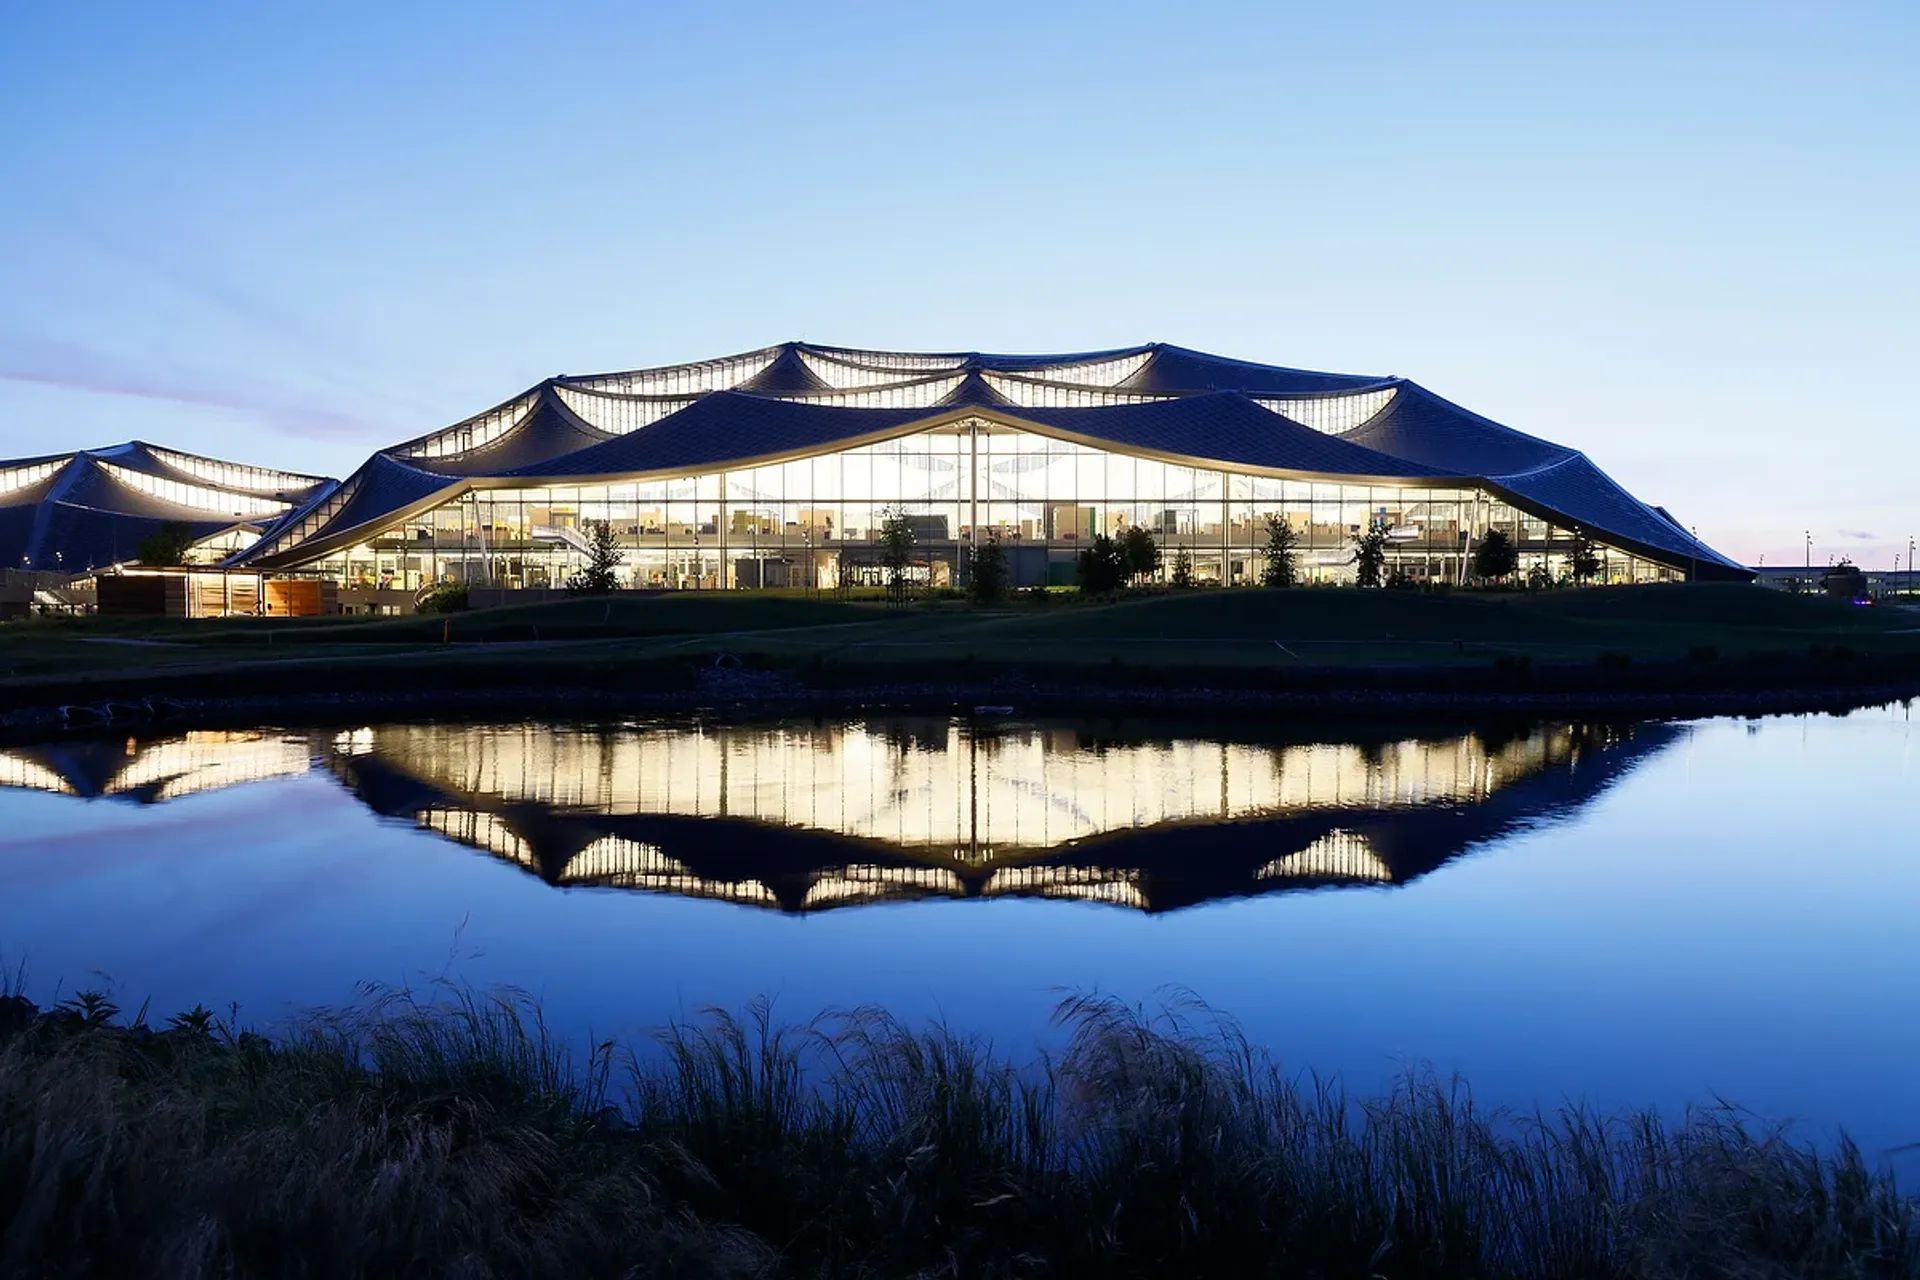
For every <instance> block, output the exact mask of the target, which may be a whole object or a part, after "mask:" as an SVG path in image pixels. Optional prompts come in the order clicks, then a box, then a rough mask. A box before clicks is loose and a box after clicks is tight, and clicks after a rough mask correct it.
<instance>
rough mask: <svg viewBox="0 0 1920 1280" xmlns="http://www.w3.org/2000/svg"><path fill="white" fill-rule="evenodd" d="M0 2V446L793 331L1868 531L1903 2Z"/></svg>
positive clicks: (1882, 481) (437, 415) (1910, 358)
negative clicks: (1285, 407)
mask: <svg viewBox="0 0 1920 1280" xmlns="http://www.w3.org/2000/svg"><path fill="white" fill-rule="evenodd" d="M269 8H273V9H276V10H277V9H278V8H279V7H278V6H239V5H234V6H199V7H196V6H172V5H137V6H136V5H127V6H121V7H118V8H115V7H114V6H109V5H54V4H43V5H29V4H25V3H17V4H12V5H7V6H5V7H4V9H0V184H4V196H0V286H4V287H0V453H3V454H5V455H6V456H19V455H29V454H39V453H52V452H57V451H61V450H67V449H71V448H74V447H76V446H88V445H104V444H110V443H115V442H118V441H121V440H125V439H129V438H140V439H146V440H150V441H154V442H157V443H162V444H167V445H172V446H175V447H178V448H183V449H188V450H193V451H196V452H202V453H208V454H212V455H215V456H220V457H230V458H233V459H235V460H238V461H246V462H257V463H262V464H267V465H274V466H285V467H289V468H293V469H298V470H307V471H323V472H326V473H329V474H332V475H345V474H347V473H348V472H349V471H351V470H352V469H353V468H354V467H355V466H357V465H358V464H359V463H360V461H361V460H362V459H363V458H364V457H365V456H366V454H367V453H369V452H370V451H372V450H373V449H375V448H377V447H379V446H382V445H385V444H391V443H393V442H395V441H397V440H399V439H401V438H404V437H407V436H412V435H417V434H419V433H421V432H423V431H426V430H428V429H430V428H432V427H435V426H439V425H443V424H446V423H449V422H452V421H455V420H457V419H460V418H462V417H465V416H467V415H469V414H471V413H474V412H477V411H478V410H480V409H483V408H485V407H487V406H488V405H491V404H493V403H495V402H497V401H500V400H502V399H505V398H506V397H507V396H509V395H511V394H512V393H514V392H516V391H518V390H520V389H522V388H524V387H525V386H527V385H529V384H531V383H533V382H535V381H537V380H538V379H539V378H541V377H544V376H546V375H548V374H553V373H561V372H569V373H586V372H594V371H599V370H607V369H619V368H633V367H638V366H644V365H653V364H662V363H667V362H671V361H676V360H681V359H689V358H700V357H706V356H714V355H720V354H723V353H726V352H731V351H737V350H743V349H747V348H752V347H758V346H762V345H765V344H768V343H772V342H777V341H781V340H785V339H791V338H805V339H809V340H813V341H817V342H825V343H837V344H846V345H861V346H874V347H887V348H901V349H912V348H920V349H934V350H955V349H958V350H968V349H976V350H997V351H1026V350H1035V351H1054V350H1080V349H1089V348H1100V347H1114V346H1124V345H1129V344H1134V343H1139V342H1146V341H1155V340H1158V341H1167V342H1174V343H1179V344H1182V345H1185V346H1191V347H1198V348H1202V349H1205V350H1209V351H1215V352H1218V353H1221V354H1224V355H1230V356H1236V357H1241V358H1245V359H1252V360H1259V361H1265V362H1270V363H1277V364H1286V365H1295V366H1302V367H1307V368H1319V369H1332V370H1339V371H1344V372H1356V373H1378V374H1402V375H1405V376H1408V377H1411V378H1414V379H1416V380H1418V381H1419V382H1421V383H1423V384H1425V385H1426V386H1428V387H1430V388H1432V389H1433V390H1435V391H1437V392H1439V393H1440V394H1441V395H1444V396H1447V397H1448V398H1450V399H1453V400H1455V401H1457V402H1459V403H1461V404H1464V405H1466V406H1468V407H1469V408H1472V409H1474V410H1475V411H1477V412H1480V413H1484V414H1486V415H1488V416H1490V417H1493V418H1495V419H1497V420H1499V421H1501V422H1505V423H1507V424H1508V425H1510V426H1514V427H1517V428H1519V429H1521V430H1523V431H1529V432H1533V433H1536V434H1539V435H1542V436H1545V437H1547V438H1549V439H1552V440H1555V441H1558V442H1561V443H1564V444H1569V445H1572V446H1575V447H1577V448H1580V449H1583V450H1585V451H1586V452H1587V453H1588V454H1589V455H1590V456H1591V457H1592V458H1593V459H1594V460H1595V461H1596V462H1597V463H1599V464H1600V465H1601V466H1602V467H1603V468H1605V469H1606V470H1607V471H1608V472H1610V473H1611V474H1612V475H1613V476H1614V477H1615V478H1617V479H1618V480H1619V481H1620V482H1621V483H1622V484H1624V485H1626V487H1627V488H1628V489H1630V490H1631V491H1632V492H1634V493H1635V494H1636V495H1638V496H1640V497H1642V498H1644V499H1646V500H1648V501H1651V502H1658V503H1662V504H1664V505H1666V506H1668V507H1669V508H1671V509H1672V510H1673V511H1674V513H1675V514H1676V515H1677V516H1678V517H1679V518H1680V519H1681V520H1682V521H1683V522H1684V523H1688V524H1697V525H1698V527H1699V530H1700V535H1701V537H1702V538H1703V539H1704V540H1706V541H1707V542H1709V543H1711V544H1713V545H1715V546H1717V547H1719V548H1721V549H1722V550H1724V551H1726V552H1727V553H1728V554H1730V555H1733V556H1736V557H1739V558H1741V559H1744V560H1746V561H1748V562H1749V563H1751V562H1752V561H1753V560H1754V559H1756V558H1757V557H1759V556H1760V555H1762V554H1763V553H1764V555H1765V557H1766V562H1767V563H1768V564H1777V563H1782V562H1790V563H1798V562H1799V561H1800V559H1801V558H1802V556H1803V555H1804V551H1803V546H1802V536H1803V531H1804V530H1808V529H1811V530H1812V532H1813V535H1814V553H1813V554H1814V558H1815V560H1816V562H1817V563H1825V562H1826V560H1827V559H1828V558H1829V557H1830V556H1838V555H1847V556H1851V557H1852V558H1854V559H1855V560H1857V561H1860V562H1862V563H1865V564H1868V565H1870V566H1874V567H1885V566H1887V565H1889V564H1891V562H1892V560H1893V557H1894V555H1895V554H1896V549H1897V552H1898V554H1899V555H1900V556H1901V558H1902V560H1903V561H1904V559H1905V556H1906V548H1907V540H1908V538H1909V536H1911V535H1914V534H1916V533H1920V501H1916V499H1915V497H1914V494H1915V492H1916V479H1915V477H1916V475H1920V411H1917V410H1916V409H1915V407H1914V405H1915V401H1914V398H1913V397H1912V395H1911V394H1910V393H1909V392H1908V391H1907V390H1906V379H1907V378H1908V377H1909V376H1910V375H1911V374H1912V372H1913V371H1914V368H1915V365H1916V363H1917V357H1920V76H1916V74H1915V72H1914V67H1915V64H1916V59H1917V58H1920V5H1916V4H1915V3H1913V0H1896V2H1890V3H1841V2H1834V3H1818V2H1816V0H1800V2H1798V3H1767V2H1765V0H1760V2H1754V3H1728V4H1708V3H1694V4H1671V3H1669V4H1649V5H1644V6H1641V5H1611V4H1610V5H1584V6H1571V5H1539V4H1531V3H1526V4H1521V3H1516V4H1506V5H1500V4H1485V5H1473V6H1449V5H1434V4H1405V5H1363V4H1361V5H1313V6H1298V7H1296V6H1288V5H1278V4H1262V5H1246V6H1232V5H1205V4H1192V3H1189V4H1182V5H1178V6H1174V5H1168V6H1151V7H1150V6H1144V5H1143V6H1131V5H1122V4H1111V3H1109V4H1099V5H1084V6H1066V5H1046V4H1032V3H1029V4H1023V5H1006V6H1000V5H994V4H970V5H954V6H941V7H939V8H933V7H928V6H917V5H897V4H896V5H877V4H876V5H870V6H845V5H830V4H829V5H821V4H816V5H804V6H803V5H791V6H764V7H763V6H755V5H745V4H733V5H686V6H677V5H656V6H652V7H640V6H630V5H609V6H606V7H586V6H572V7H562V6H540V7H537V8H536V7H532V6H528V7H525V8H522V7H518V6H497V7H496V6H483V5H477V4H462V5H458V6H455V5H448V6H445V7H443V8H439V9H437V10H436V9H434V8H432V7H430V6H427V5H401V6H395V5H388V4H377V5H366V6H354V5H348V4H335V5H327V6H312V8H311V12H310V14H309V16H307V17H304V18H303V17H297V16H290V15H289V14H287V13H284V12H268V11H267V10H268V9H269Z"/></svg>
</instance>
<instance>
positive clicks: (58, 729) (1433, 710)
mask: <svg viewBox="0 0 1920 1280" xmlns="http://www.w3.org/2000/svg"><path fill="white" fill-rule="evenodd" d="M336 670H337V669H336ZM1643 671H1644V673H1645V674H1647V675H1658V676H1665V677H1667V678H1664V679H1661V678H1656V679H1652V680H1645V681H1620V680H1615V681H1610V682H1608V683H1607V684H1606V685H1600V684H1597V683H1596V682H1594V681H1592V680H1591V679H1586V680H1581V679H1568V678H1567V677H1568V676H1569V675H1571V676H1576V677H1577V676H1590V675H1591V673H1590V672H1584V671H1579V670H1577V669H1576V670H1573V671H1568V670H1565V669H1554V668H1544V669H1541V670H1539V671H1536V672H1530V673H1524V674H1525V675H1526V676H1527V677H1530V678H1520V679H1516V678H1509V679H1505V680H1493V681H1489V680H1485V679H1473V678H1470V677H1475V676H1482V675H1484V674H1485V673H1482V672H1462V671H1459V670H1457V669H1446V668H1435V669H1420V668H1410V669H1393V670H1390V671H1361V672H1355V671H1328V672H1325V673H1313V672H1304V673H1289V674H1290V675H1294V676H1296V677H1299V676H1307V677H1313V676H1316V675H1318V676H1321V677H1322V678H1320V679H1312V678H1308V679H1298V678H1296V679H1294V680H1290V681H1288V682H1286V683H1285V684H1282V685H1281V686H1280V687H1260V685H1259V684H1257V683H1255V682H1251V681H1248V680H1246V679H1245V675H1246V673H1244V672H1230V671H1221V672H1215V673H1210V674H1213V675H1216V676H1219V677H1222V681H1221V683H1219V684H1214V685H1200V684H1191V685H1188V684H1176V685H1168V684H1162V683H1159V682H1158V681H1157V680H1153V679H1142V680H1137V681H1136V682H1135V683H1132V684H1130V685H1128V686H1126V687H1117V686H1116V685H1114V684H1108V683H1093V682H1088V681H1085V680H1078V681H1053V680H1047V681H1042V680H1040V679H1037V678H1035V677H1034V676H1032V675H1030V674H1023V673H1017V672H1013V673H1005V674H1002V675H998V676H995V675H990V674H986V673H983V674H982V675H980V676H977V677H975V678H972V679H958V680H949V681H926V680H919V681H913V680H893V681H886V682H859V683H850V682H833V683H816V682H809V681H806V680H802V679H799V678H797V677H796V676H795V675H793V674H792V673H788V672H781V671H770V670H751V669H742V668H737V667H733V668H726V667H706V668H701V669H697V670H692V671H688V672H687V673H686V674H687V675H689V676H691V679H683V680H678V681H674V682H672V684H670V685H669V684H662V685H657V686H655V687H652V688H636V687H631V686H627V687H609V686H607V685H589V684H583V683H579V682H578V681H577V680H561V681H554V682H551V683H548V682H544V681H533V682H527V681H525V680H524V679H523V680H520V681H516V682H514V683H510V684H504V685H500V686H495V687H477V686H475V685H471V684H469V685H464V686H442V687H435V686H434V685H432V684H431V683H429V684H427V685H426V686H425V687H420V686H415V687H411V688H397V687H392V686H391V685H390V684H388V682H387V681H386V680H376V681H368V682H365V684H363V686H362V687H358V688H351V687H341V688H332V689H326V688H306V689H295V688H286V687H279V688H274V687H264V688H261V687H256V688H252V689H248V690H245V691H236V692H232V693H225V694H214V695H200V696H195V695H191V694H186V693H184V692H180V691H178V690H177V689H176V688H175V686H177V685H179V684H180V683H182V681H181V679H180V678H179V677H177V676H176V677H173V678H170V679H168V678H161V679H148V680H144V681H143V680H139V679H128V678H116V679H112V680H108V681H99V682H97V683H96V682H92V681H89V682H86V684H81V685H77V686H69V687H68V688H64V689H62V688H60V687H59V686H55V687H53V688H50V689H48V690H47V692H49V693H53V694H55V696H54V697H50V698H43V699H36V700H34V701H31V702H28V703H26V704H25V705H18V706H15V707H12V708H10V709H8V710H6V711H4V712H0V739H6V740H13V741H18V740H22V739H26V738H33V737H47V736H62V735H66V734H85V733H89V732H106V731H112V732H120V731H123V730H132V729H151V728H170V729H180V730H190V729H203V728H231V727H235V726H237V725H240V724H247V725H254V724H258V723H260V722H262V721H272V722H275V723H334V722H338V721H340V720H342V719H361V718H368V717H373V716H380V717H388V718H396V719H410V718H442V717H446V718H463V719H479V718H491V717H502V716H504V717H509V718H514V719H521V718H532V717H540V716H552V717H556V718H582V717H587V718H591V717H592V716H595V715H600V714H607V713H613V714H655V715H703V714H704V715H713V716H717V717H720V718H723V719H728V720H750V719H784V718H790V717H807V716H846V715H858V714H868V713H887V712H890V713H899V714H924V715H941V716H959V717H974V718H987V719H999V718H1010V719H1021V718H1032V717H1064V716H1074V715H1097V716H1115V715H1119V716H1126V717H1129V718H1132V717H1138V718H1142V719H1159V718H1171V717H1181V716H1196V715H1199V716H1207V717H1215V718H1219V719H1227V720H1230V719H1239V718H1249V717H1274V716H1280V717H1288V718H1291V717H1300V716H1311V715H1332V716H1336V717H1339V718H1342V719H1355V720H1372V719H1379V718H1387V717H1404V716H1409V715H1412V716H1426V715H1433V716H1441V717H1447V716H1463V717H1465V716H1526V717H1540V716H1599V717H1613V718H1624V719H1692V718H1696V717H1706V716H1732V717H1741V716H1767V715H1801V714H1812V713H1834V714H1838V713H1843V712H1846V711H1852V710H1857V709H1860V708H1863V707H1870V706H1882V705H1886V704H1889V703H1897V702H1905V701H1909V700H1911V699H1914V698H1917V697H1920V676H1916V675H1912V674H1907V673H1901V674H1900V675H1898V676H1892V675H1880V676H1877V677H1875V676H1867V677H1866V678H1862V679H1859V680H1847V681H1838V680H1831V679H1828V680H1809V679H1803V680H1800V681H1793V682H1784V683H1772V682H1769V683H1766V684H1741V683H1732V682H1729V683H1725V684H1722V685H1720V686H1719V687H1705V688H1702V687H1697V686H1694V687H1688V686H1686V685H1684V684H1682V683H1681V682H1679V681H1677V680H1674V679H1672V678H1671V677H1672V676H1673V675H1675V674H1677V673H1675V672H1672V671H1662V670H1661V669H1660V668H1654V667H1647V668H1644V669H1643ZM252 674H254V675H256V676H257V675H258V674H261V673H252ZM279 674H281V675H289V676H290V675H296V674H300V673H296V672H288V671H283V672H281V673H279ZM380 674H381V675H383V676H385V675H388V674H391V673H389V672H384V671H383V672H381V673H380ZM520 674H521V675H522V676H524V675H525V674H526V673H525V672H524V671H523V672H521V673H520ZM1132 674H1134V675H1136V676H1139V675H1142V674H1146V675H1152V674H1154V673H1132ZM1747 674H1759V673H1758V672H1749V673H1747ZM1800 674H1802V675H1803V676H1804V675H1806V674H1808V673H1805V672H1802V673H1800ZM1862 675H1863V676H1866V673H1862ZM1235 677H1239V679H1236V678H1235ZM1463 677H1469V678H1463ZM194 683H201V684H203V683H204V680H201V679H195V680H194ZM241 683H245V684H258V683H261V682H258V681H257V680H248V681H243V682H241ZM264 683H266V684H268V685H272V684H276V683H277V684H281V685H284V684H288V683H291V682H290V681H286V680H281V681H269V682H264ZM87 684H92V685H94V686H95V687H93V688H91V689H88V688H87V687H86V686H87ZM143 684H144V685H147V686H149V687H148V688H147V689H146V690H145V691H143V690H142V688H141V686H142V685H143ZM383 684H388V687H378V686H379V685H383ZM1609 686H1610V687H1609ZM86 693H91V694H92V695H93V696H91V697H85V696H82V697H75V696H74V695H79V694H86ZM61 695H65V696H61Z"/></svg>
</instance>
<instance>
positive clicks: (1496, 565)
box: [1473, 529, 1520, 582]
mask: <svg viewBox="0 0 1920 1280" xmlns="http://www.w3.org/2000/svg"><path fill="white" fill-rule="evenodd" d="M1519 567H1520V551H1519V549H1518V548H1517V547H1515V546H1514V545H1513V539H1512V538H1510V537H1508V536H1507V533H1506V531H1505V530H1504V529H1489V530H1487V534H1486V536H1485V537H1483V538H1481V539H1480V545H1479V546H1477V547H1475V548H1474V549H1473V576H1474V577H1476V578H1485V579H1487V580H1489V581H1494V582H1498V581H1500V580H1502V579H1504V578H1506V577H1508V576H1509V575H1511V574H1512V573H1513V571H1514V570H1515V569H1518V568H1519Z"/></svg>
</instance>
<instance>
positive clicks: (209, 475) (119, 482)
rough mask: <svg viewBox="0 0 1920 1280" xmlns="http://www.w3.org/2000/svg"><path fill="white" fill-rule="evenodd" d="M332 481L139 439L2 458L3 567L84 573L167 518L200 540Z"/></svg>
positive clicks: (300, 500) (277, 511) (272, 515)
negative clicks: (99, 447) (106, 446)
mask: <svg viewBox="0 0 1920 1280" xmlns="http://www.w3.org/2000/svg"><path fill="white" fill-rule="evenodd" d="M332 484H333V482H332V481H331V480H328V479H325V478H324V477H320V476H307V475H298V474H295V473H293V472H289V471H277V470H273V469H270V468H266V467H252V466H247V465H244V464H242V463H235V462H223V461H221V460H220V459H218V458H207V457H203V456H201V455H199V454H191V453H181V452H179V451H178V450H173V449H163V448H161V447H160V446H158V445H151V444H147V443H145V442H144V441H139V440H133V441H129V442H127V443H126V444H119V445H112V446H110V447H108V448H104V449H81V450H77V451H76V452H73V453H68V454H53V455H47V456H42V457H38V458H20V459H15V460H12V461H5V462H0V566H3V567H6V568H12V569H35V570H55V571H61V570H64V571H68V572H72V573H84V572H86V571H87V570H90V569H96V568H102V567H104V566H106V565H110V564H119V563H124V562H126V561H129V560H132V559H134V558H135V557H136V555H137V554H138V549H139V546H140V543H141V541H142V540H143V539H145V538H146V537H148V536H149V535H150V534H152V533H154V532H156V531H157V530H159V529H160V527H161V526H163V525H167V524H180V525H185V526H186V527H187V528H188V529H189V530H191V531H192V534H193V537H194V540H195V541H201V540H203V539H206V538H211V537H214V536H216V535H218V534H222V533H226V532H228V531H230V530H233V529H245V530H258V529H261V528H264V527H266V526H268V525H270V524H272V523H274V522H276V521H278V520H280V519H281V518H282V517H283V516H285V515H286V514H287V513H288V512H290V511H293V510H296V509H298V508H300V507H303V506H306V505H307V504H309V503H310V502H311V501H312V500H313V499H314V498H315V497H316V496H318V495H320V494H322V493H324V492H326V491H327V490H328V489H330V488H331V487H332Z"/></svg>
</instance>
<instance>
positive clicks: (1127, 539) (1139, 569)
mask: <svg viewBox="0 0 1920 1280" xmlns="http://www.w3.org/2000/svg"><path fill="white" fill-rule="evenodd" d="M1120 554H1121V555H1122V556H1123V557H1125V559H1126V576H1127V577H1128V578H1130V579H1132V580H1133V581H1135V582H1138V581H1139V580H1140V579H1142V578H1151V577H1152V576H1153V575H1154V574H1156V573H1158V572H1159V571H1160V547H1159V545H1158V544H1156V543H1155V542H1154V540H1153V534H1151V533H1150V532H1148V531H1147V527H1146V526H1145V525H1139V524H1136V525H1129V526H1128V527H1127V531H1126V532H1125V533H1123V534H1121V535H1120Z"/></svg>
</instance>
